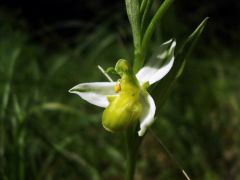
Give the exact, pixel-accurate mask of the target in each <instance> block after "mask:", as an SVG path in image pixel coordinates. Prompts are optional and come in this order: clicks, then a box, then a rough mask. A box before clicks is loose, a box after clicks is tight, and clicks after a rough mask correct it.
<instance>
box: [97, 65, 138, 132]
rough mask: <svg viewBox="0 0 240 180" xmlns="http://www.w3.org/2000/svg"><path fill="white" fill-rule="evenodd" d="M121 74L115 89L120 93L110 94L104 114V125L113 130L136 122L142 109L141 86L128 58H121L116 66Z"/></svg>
mask: <svg viewBox="0 0 240 180" xmlns="http://www.w3.org/2000/svg"><path fill="white" fill-rule="evenodd" d="M115 69H116V71H117V72H118V73H119V75H120V76H121V79H120V81H119V83H117V84H116V86H115V87H114V90H115V92H116V93H118V95H116V96H108V101H109V105H108V107H107V108H106V109H105V110H104V112H103V116H102V123H103V127H104V128H105V129H106V130H108V131H111V132H119V131H123V130H125V129H126V128H127V127H128V126H129V125H131V124H133V123H136V122H137V121H138V120H139V118H140V114H141V111H142V105H141V103H140V96H141V88H140V86H139V84H138V81H137V79H136V77H135V75H134V74H133V73H132V70H131V68H130V67H129V64H128V63H127V61H126V60H119V61H118V63H117V64H116V67H115Z"/></svg>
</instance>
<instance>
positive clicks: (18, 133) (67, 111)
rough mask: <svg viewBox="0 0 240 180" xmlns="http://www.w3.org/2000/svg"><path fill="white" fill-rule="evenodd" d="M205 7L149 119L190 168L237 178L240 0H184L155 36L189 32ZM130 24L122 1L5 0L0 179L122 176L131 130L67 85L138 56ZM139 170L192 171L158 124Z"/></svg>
mask: <svg viewBox="0 0 240 180" xmlns="http://www.w3.org/2000/svg"><path fill="white" fill-rule="evenodd" d="M159 2H160V1H158V0H156V2H155V3H156V4H154V5H153V8H152V11H153V12H154V10H156V8H157V5H158V4H159ZM206 16H209V17H210V20H209V23H208V25H207V27H206V29H205V30H204V33H203V35H202V37H201V39H200V41H199V43H198V44H197V46H196V48H195V49H194V51H193V53H192V54H191V56H190V57H189V58H188V62H187V65H186V68H185V70H184V73H183V75H182V76H181V78H180V79H179V81H178V82H177V83H176V84H175V86H174V88H173V91H172V92H171V94H170V96H169V98H168V100H167V102H166V103H165V105H164V107H163V108H162V109H161V110H160V113H159V115H158V119H157V120H156V122H155V123H154V125H153V131H154V133H155V134H156V135H157V136H158V138H159V139H161V140H162V141H163V142H164V144H165V145H166V146H167V147H168V148H169V150H170V152H171V153H172V154H173V155H174V156H175V158H176V159H177V160H178V161H179V162H180V163H181V164H182V166H183V167H184V169H185V170H186V172H187V173H188V174H189V176H190V177H192V179H195V180H202V179H204V180H219V179H220V180H235V179H236V180H239V179H240V173H239V172H240V159H239V158H240V157H239V145H240V129H239V127H240V126H239V125H240V103H239V101H240V94H239V92H240V73H239V70H240V51H239V50H240V49H239V42H240V23H239V19H240V3H239V1H237V0H229V1H224V0H218V1H214V0H212V1H208V0H202V1H197V0H191V1H190V0H188V1H187V0H181V1H176V2H175V3H174V5H173V6H172V7H171V8H170V10H169V11H168V12H167V14H166V15H165V16H164V19H163V20H162V21H161V22H160V23H159V26H158V27H157V31H156V33H155V34H154V38H153V40H152V47H151V48H154V47H156V46H157V45H159V44H161V43H162V42H164V41H165V40H168V39H170V38H172V37H175V38H176V39H177V43H179V44H181V43H182V41H183V40H184V38H186V37H187V36H188V35H189V34H190V33H191V32H192V31H193V30H194V29H195V27H197V25H198V24H199V23H200V22H201V20H202V19H203V18H204V17H206ZM130 32H131V31H130V29H129V24H128V21H127V17H126V12H125V6H124V1H108V0H99V1H93V0H88V1H87V0H59V1H47V0H42V1H40V0H36V1H27V0H5V1H4V0H3V1H1V3H0V179H3V180H18V179H19V180H25V179H26V180H55V179H58V180H75V179H83V180H88V179H90V180H102V179H103V180H121V179H123V177H124V171H125V147H124V138H123V134H110V133H108V132H107V131H105V130H104V129H103V128H102V125H101V113H102V109H100V108H98V107H95V106H92V105H90V104H88V103H86V102H85V101H83V100H81V99H80V98H79V97H77V96H75V95H71V94H69V93H68V89H70V88H71V87H72V86H74V85H76V84H78V83H81V82H91V81H105V80H106V79H105V77H103V75H102V74H101V73H100V72H99V71H98V69H97V65H98V64H100V65H102V66H103V67H104V68H106V67H108V66H113V65H114V64H115V62H116V61H117V60H118V59H119V58H126V59H129V60H131V58H132V42H131V41H132V39H131V33H130ZM154 98H155V99H156V100H157V98H158V96H157V94H154ZM135 178H136V179H137V180H158V179H163V180H165V179H166V180H175V179H176V180H178V179H179V180H181V179H185V178H184V177H183V175H182V174H181V171H180V169H179V168H178V166H177V165H176V161H172V160H171V159H170V157H169V156H168V154H167V153H166V152H165V151H164V149H163V148H162V146H161V145H160V144H159V143H158V141H157V140H156V138H155V137H154V136H153V135H152V134H151V133H149V134H148V135H147V136H146V137H145V139H144V141H143V143H142V145H141V150H140V153H139V158H138V164H137V170H136V176H135Z"/></svg>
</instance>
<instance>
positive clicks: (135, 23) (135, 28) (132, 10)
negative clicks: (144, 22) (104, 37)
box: [125, 0, 141, 49]
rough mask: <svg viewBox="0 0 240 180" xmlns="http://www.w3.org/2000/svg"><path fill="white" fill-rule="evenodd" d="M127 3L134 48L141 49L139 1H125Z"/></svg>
mask: <svg viewBox="0 0 240 180" xmlns="http://www.w3.org/2000/svg"><path fill="white" fill-rule="evenodd" d="M125 2H126V8H127V15H128V19H129V22H130V25H131V28H132V34H133V43H134V47H135V49H136V48H137V49H139V48H140V46H141V32H140V6H139V0H125Z"/></svg>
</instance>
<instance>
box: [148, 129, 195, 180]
mask: <svg viewBox="0 0 240 180" xmlns="http://www.w3.org/2000/svg"><path fill="white" fill-rule="evenodd" d="M150 132H151V134H152V136H153V137H154V138H155V139H156V141H157V142H158V143H159V144H160V145H161V146H162V148H163V150H164V151H165V152H166V153H167V155H168V156H169V157H170V158H171V160H172V161H173V162H174V163H175V164H176V165H177V166H178V168H179V169H180V170H181V172H182V174H183V175H184V176H185V178H186V179H187V180H191V179H190V177H189V175H188V174H187V173H186V171H185V170H184V169H183V167H182V165H181V163H180V162H179V161H178V160H177V159H176V158H175V156H174V155H173V154H172V153H171V152H170V151H169V149H168V148H167V146H165V145H164V143H163V142H162V140H161V139H160V138H159V137H158V136H157V134H156V133H154V131H153V130H152V129H150Z"/></svg>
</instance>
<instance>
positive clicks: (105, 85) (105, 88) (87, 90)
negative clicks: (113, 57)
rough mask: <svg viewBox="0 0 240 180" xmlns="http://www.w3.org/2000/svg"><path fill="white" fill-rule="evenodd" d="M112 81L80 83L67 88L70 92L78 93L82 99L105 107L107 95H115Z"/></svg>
mask: <svg viewBox="0 0 240 180" xmlns="http://www.w3.org/2000/svg"><path fill="white" fill-rule="evenodd" d="M115 84H116V83H114V82H93V83H82V84H78V85H76V86H74V87H73V88H71V89H70V90H69V92H70V93H74V94H77V95H79V96H80V97H81V98H82V99H84V100H86V101H88V102H89V103H91V104H94V105H96V106H100V107H104V108H105V107H107V106H108V104H109V102H108V100H107V96H110V95H116V93H115V91H114V85H115Z"/></svg>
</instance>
